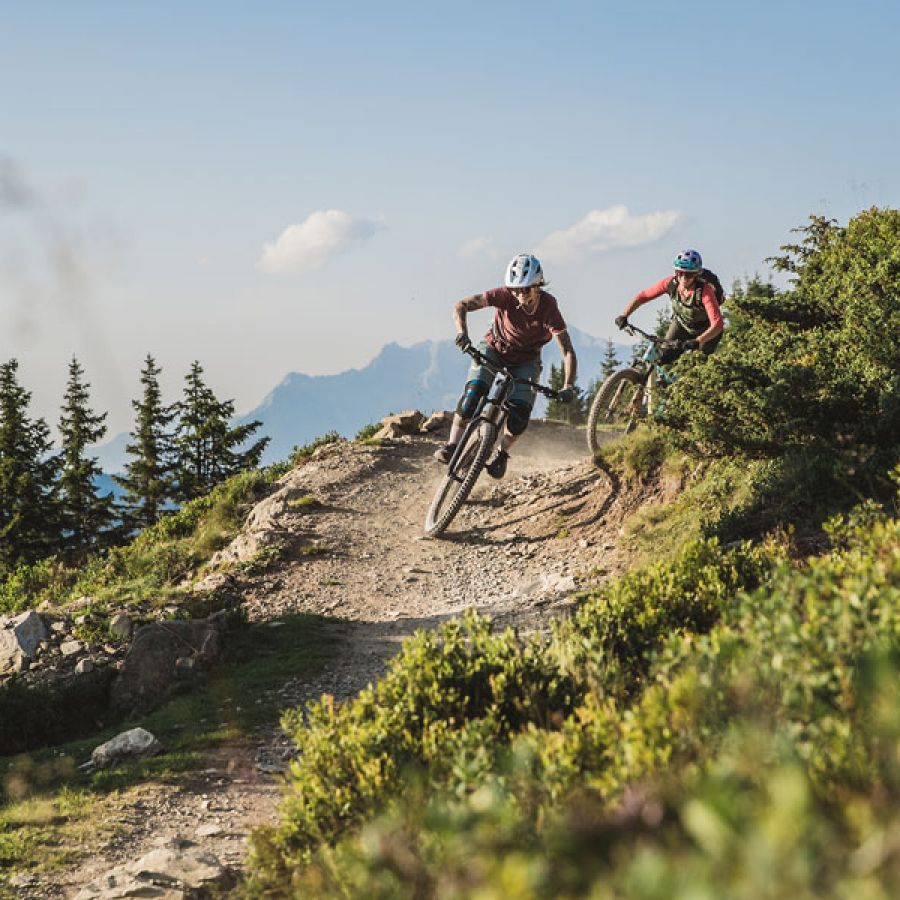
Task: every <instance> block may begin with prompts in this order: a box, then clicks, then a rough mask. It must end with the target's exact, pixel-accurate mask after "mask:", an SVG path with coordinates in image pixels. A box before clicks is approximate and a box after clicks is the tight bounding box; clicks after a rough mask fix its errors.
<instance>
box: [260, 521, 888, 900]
mask: <svg viewBox="0 0 900 900" xmlns="http://www.w3.org/2000/svg"><path fill="white" fill-rule="evenodd" d="M829 530H830V532H831V533H832V534H833V535H834V537H835V541H836V542H837V543H838V544H839V547H838V548H837V549H835V550H834V551H833V552H831V553H830V554H828V555H827V556H825V557H823V558H821V559H818V560H813V561H812V562H811V563H810V564H809V565H807V566H805V567H800V568H798V567H797V566H796V564H793V563H789V562H788V560H787V559H786V557H785V556H784V554H783V553H782V551H781V550H780V549H779V548H778V547H777V546H775V545H771V546H768V547H762V548H758V549H757V550H753V551H751V550H748V549H737V550H732V551H727V552H726V551H723V550H722V549H721V548H720V547H718V545H717V544H716V543H715V542H714V541H702V542H698V543H695V544H693V545H691V546H689V547H688V548H686V550H685V552H684V553H683V554H682V555H681V556H680V557H679V558H678V559H677V560H676V561H675V562H673V563H670V564H657V565H655V566H652V567H650V568H648V569H646V570H643V571H641V572H637V573H634V574H632V575H629V576H627V577H625V578H624V579H622V580H620V581H619V582H617V583H615V584H613V585H610V586H609V587H607V588H604V589H603V590H601V591H600V592H598V593H597V594H596V595H594V596H591V597H589V598H587V599H586V602H585V603H584V604H583V606H582V607H581V609H580V610H579V612H578V614H577V615H576V616H575V618H574V619H573V620H572V622H571V623H570V624H569V625H566V626H563V627H561V628H559V629H557V630H556V631H555V632H554V634H553V635H552V637H551V639H550V640H549V641H548V642H546V643H544V644H543V645H537V644H536V643H535V639H530V640H528V641H519V642H515V641H513V640H512V639H511V637H503V636H498V637H494V638H492V637H491V636H490V635H489V634H488V633H487V632H486V631H485V630H484V628H483V626H479V623H478V621H477V620H470V623H469V624H468V625H467V626H465V627H466V628H468V629H471V631H470V633H469V634H467V635H466V637H465V640H464V641H463V642H460V640H459V637H460V634H461V632H460V627H461V626H460V625H458V624H456V625H453V626H452V628H454V629H456V630H455V631H452V632H450V633H449V634H448V635H447V642H446V646H445V645H444V637H443V636H442V634H441V632H438V634H437V635H436V636H434V637H431V638H425V637H421V636H419V637H417V639H416V641H415V642H413V643H412V644H409V645H407V646H406V647H405V648H404V654H402V656H401V658H400V659H398V661H397V662H396V663H395V665H394V666H393V667H392V669H391V672H390V673H389V675H388V677H387V679H386V680H385V682H382V683H381V684H379V685H377V686H375V687H374V688H370V689H369V691H367V692H365V693H364V695H363V696H361V697H360V698H359V700H357V701H355V702H353V703H349V704H347V705H346V706H345V707H342V708H339V709H338V708H335V707H334V705H333V704H332V703H330V702H328V701H327V700H326V701H323V702H322V703H320V704H319V705H318V706H317V707H315V708H313V709H312V710H311V713H310V720H309V724H308V725H307V724H304V723H303V719H302V716H301V714H300V713H299V712H297V713H294V714H292V715H290V716H289V717H288V718H287V719H286V723H287V724H288V725H289V726H290V728H291V730H292V732H293V734H294V736H295V739H296V740H297V743H298V746H299V748H300V750H301V752H302V764H298V765H296V766H295V767H294V768H293V770H292V775H291V782H290V785H289V794H288V798H287V800H286V802H285V805H284V807H283V809H282V822H281V825H280V826H279V827H278V828H277V829H275V830H269V831H263V832H261V833H260V834H259V835H257V839H256V843H255V854H254V857H253V865H254V872H255V877H254V880H253V882H252V883H251V885H250V893H251V895H259V896H262V895H268V893H267V892H269V893H272V892H274V893H275V894H280V893H285V894H290V895H295V896H321V897H339V896H372V897H414V896H423V897H424V896H459V897H484V896H488V897H491V896H521V897H534V898H538V897H540V898H543V897H572V896H588V895H590V896H600V897H606V896H609V897H613V896H623V895H627V896H636V897H648V898H650V897H662V896H665V897H670V896H674V897H687V896H697V895H701V896H722V895H723V894H727V895H729V896H782V895H783V894H784V892H785V890H786V889H787V890H789V891H790V893H792V894H796V895H797V896H804V897H806V896H808V897H814V896H815V897H819V896H859V895H861V893H864V894H866V895H870V896H877V897H881V896H885V897H886V896H891V895H893V894H894V893H896V891H897V889H898V888H900V869H898V867H897V865H896V860H895V856H894V854H893V853H892V852H883V850H884V848H885V847H886V846H887V845H886V844H885V841H886V840H893V837H892V836H896V835H897V834H900V816H898V814H897V809H898V808H900V763H898V760H900V757H898V755H897V748H898V746H900V744H898V740H900V715H898V709H900V707H898V705H897V698H898V692H897V687H896V685H897V674H898V663H900V522H898V521H897V520H894V519H889V518H887V517H886V516H885V515H884V514H882V513H879V512H878V511H877V509H875V508H874V507H872V506H871V505H868V506H867V507H866V508H864V509H863V510H860V511H859V512H858V513H857V514H855V515H854V516H853V517H852V518H849V519H845V520H843V521H842V522H834V523H832V524H831V525H830V526H829ZM413 648H415V652H412V651H413ZM445 657H446V658H445ZM501 660H502V662H501ZM526 661H530V664H531V666H532V667H531V668H529V666H528V665H526ZM537 661H539V666H538V668H537V670H535V669H534V668H533V666H534V663H535V662H537ZM535 671H537V672H539V673H540V676H539V677H538V678H537V679H536V680H535V679H534V678H533V677H526V675H527V673H531V674H532V676H533V674H534V672H535ZM441 673H443V675H442V674H441ZM451 673H452V675H451V677H450V678H449V680H446V678H445V676H446V675H449V674H451ZM500 674H502V675H503V677H502V678H498V675H500ZM461 675H465V676H466V680H465V681H460V680H459V676H461ZM485 675H487V679H485V677H484V676H485ZM386 683H389V684H390V687H387V684H386ZM547 684H550V685H554V686H556V689H557V691H558V690H559V689H560V688H563V690H562V691H561V692H559V693H557V694H556V700H557V702H556V703H548V702H547V699H548V696H549V695H547V694H542V693H541V691H543V690H544V688H543V687H541V686H542V685H547ZM533 686H538V687H539V688H540V690H539V691H531V690H530V688H532V687H533ZM485 687H489V688H490V691H489V692H486V691H485ZM524 697H529V703H528V704H527V706H526V705H523V704H522V700H523V698H524ZM413 763H414V764H415V766H414V767H413V768H412V769H410V768H409V767H410V765H411V764H413ZM404 767H405V769H404ZM361 821H365V822H366V824H364V825H363V826H362V827H358V826H359V823H360V822H361ZM889 836H891V837H889ZM877 848H882V849H881V850H879V849H877Z"/></svg>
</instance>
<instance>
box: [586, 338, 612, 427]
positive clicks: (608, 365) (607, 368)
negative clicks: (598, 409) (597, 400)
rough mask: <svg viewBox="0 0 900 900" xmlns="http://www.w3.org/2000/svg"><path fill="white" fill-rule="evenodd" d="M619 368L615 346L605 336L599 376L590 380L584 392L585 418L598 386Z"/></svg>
mask: <svg viewBox="0 0 900 900" xmlns="http://www.w3.org/2000/svg"><path fill="white" fill-rule="evenodd" d="M618 370H619V360H618V357H617V356H616V348H615V345H614V344H613V342H612V341H611V340H610V339H609V338H607V339H606V350H605V351H604V353H603V359H602V361H601V363H600V376H599V377H598V378H595V379H593V380H592V381H591V383H590V384H589V385H588V389H587V391H586V392H585V394H584V410H585V419H586V418H587V413H588V412H589V411H590V408H591V404H592V403H593V402H594V397H596V396H597V391H599V390H600V386H601V385H602V384H603V382H604V381H606V379H607V378H609V376H610V375H612V374H613V373H614V372H617V371H618Z"/></svg>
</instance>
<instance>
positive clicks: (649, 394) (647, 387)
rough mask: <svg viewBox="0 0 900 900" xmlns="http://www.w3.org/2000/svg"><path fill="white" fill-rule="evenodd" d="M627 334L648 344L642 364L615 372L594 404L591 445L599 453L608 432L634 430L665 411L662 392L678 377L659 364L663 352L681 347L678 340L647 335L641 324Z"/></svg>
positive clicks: (590, 417) (628, 327)
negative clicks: (662, 409)
mask: <svg viewBox="0 0 900 900" xmlns="http://www.w3.org/2000/svg"><path fill="white" fill-rule="evenodd" d="M625 331H626V332H627V333H628V334H630V335H631V336H632V337H634V335H635V333H637V334H639V335H640V336H641V337H642V338H644V340H646V341H647V342H648V347H647V349H646V350H645V351H644V355H643V356H642V357H641V360H640V362H638V363H636V364H634V365H632V366H628V367H627V368H624V369H619V371H618V372H613V373H612V375H610V376H609V378H607V379H606V381H604V382H603V384H601V385H600V388H599V390H598V391H597V394H596V396H595V397H594V402H593V403H592V404H591V408H590V411H589V412H588V420H587V442H588V447H589V448H590V451H591V453H592V454H593V453H596V452H597V448H598V447H599V446H600V444H601V443H602V442H603V441H602V437H603V434H604V432H608V431H609V430H616V431H621V430H622V429H624V431H625V434H628V433H629V432H631V431H633V430H634V427H635V425H637V423H638V421H639V420H640V419H642V418H645V417H646V416H648V415H651V414H655V413H658V412H659V411H660V409H661V408H662V402H663V400H662V393H663V391H664V390H665V387H666V385H668V384H671V383H672V382H673V381H674V380H675V376H674V375H673V374H672V373H671V372H669V371H668V369H666V368H665V367H664V366H661V365H660V363H659V354H660V351H661V350H668V349H672V348H675V347H678V341H667V340H664V339H663V338H659V337H657V336H656V335H655V334H647V332H646V331H642V330H641V329H640V328H638V327H637V325H632V324H630V323H629V324H628V325H626V326H625Z"/></svg>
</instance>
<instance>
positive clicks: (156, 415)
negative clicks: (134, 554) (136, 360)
mask: <svg viewBox="0 0 900 900" xmlns="http://www.w3.org/2000/svg"><path fill="white" fill-rule="evenodd" d="M160 372H161V370H160V369H159V368H158V367H157V365H156V361H155V360H154V359H153V357H152V356H151V355H150V354H149V353H148V354H147V358H146V359H145V360H144V368H143V369H142V370H141V384H142V385H143V386H144V393H143V396H142V398H141V399H140V400H132V401H131V405H132V407H133V408H134V411H135V414H136V415H135V426H134V431H133V432H132V435H131V436H132V438H133V442H132V443H130V444H128V445H127V446H126V447H125V450H126V451H127V452H128V454H129V456H130V457H131V459H130V460H129V462H128V463H126V465H125V474H124V475H114V476H113V477H114V478H115V480H116V483H117V484H119V486H120V487H121V488H122V489H123V491H124V492H125V498H124V504H125V508H124V510H123V519H124V521H125V523H126V525H127V526H128V527H129V528H130V529H135V528H146V527H147V526H148V525H154V524H155V523H156V522H158V521H159V518H160V516H161V515H162V513H163V510H164V508H165V506H166V503H167V502H168V501H169V500H171V499H172V480H173V479H172V457H171V454H172V435H171V433H170V431H169V426H170V425H171V422H172V419H173V418H174V412H173V411H172V409H171V407H168V406H165V405H164V404H163V402H162V393H161V391H160V387H159V375H160Z"/></svg>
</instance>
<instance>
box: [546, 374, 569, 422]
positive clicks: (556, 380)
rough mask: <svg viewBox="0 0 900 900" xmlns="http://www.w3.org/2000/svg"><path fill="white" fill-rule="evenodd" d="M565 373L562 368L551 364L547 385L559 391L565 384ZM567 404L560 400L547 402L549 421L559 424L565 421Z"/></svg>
mask: <svg viewBox="0 0 900 900" xmlns="http://www.w3.org/2000/svg"><path fill="white" fill-rule="evenodd" d="M564 378H565V373H564V371H563V368H562V366H557V365H556V364H555V363H551V364H550V377H549V379H548V380H547V384H548V385H549V386H550V387H551V388H552V389H553V390H554V391H558V390H559V389H560V388H561V387H562V386H563V384H564ZM564 410H565V404H564V403H560V402H559V400H553V399H550V400H548V401H547V412H546V417H547V418H548V419H553V420H555V421H557V422H560V421H564V420H565V412H564Z"/></svg>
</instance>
